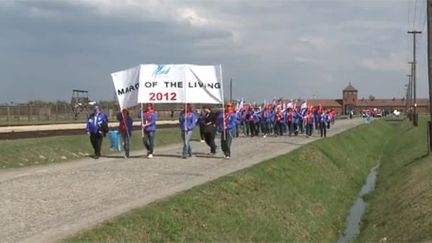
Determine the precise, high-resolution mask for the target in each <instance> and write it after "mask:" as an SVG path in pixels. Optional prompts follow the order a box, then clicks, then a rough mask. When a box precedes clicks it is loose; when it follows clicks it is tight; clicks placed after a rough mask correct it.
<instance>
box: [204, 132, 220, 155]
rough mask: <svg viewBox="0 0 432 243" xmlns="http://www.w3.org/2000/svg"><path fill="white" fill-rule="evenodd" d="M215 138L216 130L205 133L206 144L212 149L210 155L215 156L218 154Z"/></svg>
mask: <svg viewBox="0 0 432 243" xmlns="http://www.w3.org/2000/svg"><path fill="white" fill-rule="evenodd" d="M215 137H216V129H212V131H204V140H205V142H206V144H207V145H208V146H209V147H210V153H212V154H215V153H216V147H217V146H216V143H215Z"/></svg>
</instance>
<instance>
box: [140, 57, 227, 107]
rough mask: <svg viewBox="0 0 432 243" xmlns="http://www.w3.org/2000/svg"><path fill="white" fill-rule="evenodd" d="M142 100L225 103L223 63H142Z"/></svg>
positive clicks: (152, 101)
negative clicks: (221, 64) (204, 64)
mask: <svg viewBox="0 0 432 243" xmlns="http://www.w3.org/2000/svg"><path fill="white" fill-rule="evenodd" d="M139 86H140V89H139V91H138V102H139V103H208V104H222V103H223V87H222V77H221V67H220V66H202V65H188V64H167V65H156V64H148V65H141V66H140V75H139Z"/></svg>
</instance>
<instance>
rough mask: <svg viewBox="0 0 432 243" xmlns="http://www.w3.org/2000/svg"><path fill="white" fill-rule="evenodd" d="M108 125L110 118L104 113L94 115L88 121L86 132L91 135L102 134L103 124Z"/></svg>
mask: <svg viewBox="0 0 432 243" xmlns="http://www.w3.org/2000/svg"><path fill="white" fill-rule="evenodd" d="M104 122H105V123H107V124H108V118H107V116H106V115H105V114H104V113H102V112H101V113H98V114H96V113H92V114H90V116H89V118H88V120H87V126H86V131H87V132H89V133H91V134H97V133H102V129H101V125H102V123H104Z"/></svg>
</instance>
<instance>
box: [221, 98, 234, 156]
mask: <svg viewBox="0 0 432 243" xmlns="http://www.w3.org/2000/svg"><path fill="white" fill-rule="evenodd" d="M236 119H237V118H236V115H235V112H234V109H233V106H232V103H231V102H228V103H227V104H226V110H225V113H223V112H220V113H219V115H218V130H219V132H220V133H221V148H222V151H223V153H224V155H225V158H226V159H229V158H230V157H231V143H232V139H233V135H234V132H235V126H236Z"/></svg>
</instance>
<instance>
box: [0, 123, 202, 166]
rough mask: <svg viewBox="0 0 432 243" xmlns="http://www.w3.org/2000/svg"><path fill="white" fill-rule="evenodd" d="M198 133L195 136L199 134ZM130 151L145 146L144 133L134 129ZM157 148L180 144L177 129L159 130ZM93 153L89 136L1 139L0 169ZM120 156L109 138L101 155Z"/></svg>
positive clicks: (71, 159) (47, 162)
mask: <svg viewBox="0 0 432 243" xmlns="http://www.w3.org/2000/svg"><path fill="white" fill-rule="evenodd" d="M197 134H198V133H197V132H196V133H195V134H194V135H195V137H198V135H197ZM131 139H132V140H131V150H138V149H144V146H143V143H142V140H141V132H140V131H137V132H134V133H133V135H132V138H131ZM155 140H156V141H155V143H156V147H158V146H164V145H168V144H175V143H181V138H180V132H179V130H178V129H177V128H169V129H159V130H158V131H157V133H156V137H155ZM92 154H93V149H92V147H91V144H90V139H89V138H88V136H87V135H84V134H83V135H74V136H59V137H46V138H29V139H19V140H0V169H5V168H16V167H23V166H30V165H38V164H49V163H58V162H65V161H73V160H77V159H81V158H86V157H87V158H88V157H89V156H90V155H92ZM104 154H105V155H107V154H111V155H115V154H117V155H119V156H120V155H121V154H120V153H118V152H113V151H110V150H109V140H108V137H107V138H105V139H104V141H103V144H102V155H104Z"/></svg>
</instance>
